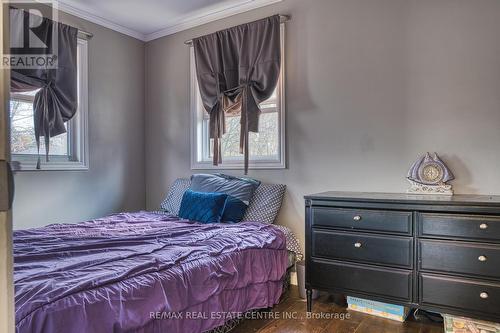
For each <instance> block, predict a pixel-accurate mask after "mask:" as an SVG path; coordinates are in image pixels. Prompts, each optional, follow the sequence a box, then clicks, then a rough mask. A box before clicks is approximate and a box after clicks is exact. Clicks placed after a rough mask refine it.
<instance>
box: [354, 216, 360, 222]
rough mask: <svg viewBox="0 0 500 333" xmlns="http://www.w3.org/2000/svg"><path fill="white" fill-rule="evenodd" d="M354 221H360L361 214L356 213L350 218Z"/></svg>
mask: <svg viewBox="0 0 500 333" xmlns="http://www.w3.org/2000/svg"><path fill="white" fill-rule="evenodd" d="M352 219H353V220H354V221H361V216H359V215H356V216H354V217H353V218H352Z"/></svg>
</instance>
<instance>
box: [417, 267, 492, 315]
mask: <svg viewBox="0 0 500 333" xmlns="http://www.w3.org/2000/svg"><path fill="white" fill-rule="evenodd" d="M420 288H421V291H420V296H421V303H422V304H423V305H435V306H443V307H450V308H455V309H460V310H462V311H463V310H465V311H470V312H473V313H478V312H481V313H485V314H489V315H495V316H498V314H499V313H500V284H496V283H485V282H481V281H477V280H469V279H451V278H444V277H438V276H433V275H427V274H421V275H420Z"/></svg>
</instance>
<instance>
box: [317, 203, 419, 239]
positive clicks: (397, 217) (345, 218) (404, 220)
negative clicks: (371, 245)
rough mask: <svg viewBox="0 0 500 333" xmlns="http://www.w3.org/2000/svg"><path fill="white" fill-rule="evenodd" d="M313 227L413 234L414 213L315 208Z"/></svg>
mask: <svg viewBox="0 0 500 333" xmlns="http://www.w3.org/2000/svg"><path fill="white" fill-rule="evenodd" d="M312 225H313V226H322V227H333V228H340V229H355V230H366V231H381V232H392V233H400V234H411V233H412V213H411V212H401V211H385V210H366V209H343V208H326V207H313V209H312Z"/></svg>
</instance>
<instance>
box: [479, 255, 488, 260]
mask: <svg viewBox="0 0 500 333" xmlns="http://www.w3.org/2000/svg"><path fill="white" fill-rule="evenodd" d="M487 259H488V258H486V257H485V256H479V257H478V258H477V260H479V261H486V260H487Z"/></svg>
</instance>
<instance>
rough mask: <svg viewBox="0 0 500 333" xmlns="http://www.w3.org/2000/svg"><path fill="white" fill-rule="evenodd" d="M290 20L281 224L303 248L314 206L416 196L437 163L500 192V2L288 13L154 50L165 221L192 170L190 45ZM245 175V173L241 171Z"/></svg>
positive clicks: (150, 161) (149, 147) (154, 201)
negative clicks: (427, 168)
mask: <svg viewBox="0 0 500 333" xmlns="http://www.w3.org/2000/svg"><path fill="white" fill-rule="evenodd" d="M275 13H282V14H290V15H291V17H292V20H291V21H290V22H289V23H287V30H286V57H287V63H286V76H287V78H286V106H287V118H286V121H287V133H288V138H287V139H288V141H287V145H288V160H289V163H288V169H287V170H260V171H256V170H252V171H250V176H252V177H256V178H258V179H261V180H263V181H267V182H280V183H284V184H287V185H288V192H287V197H286V199H285V205H284V208H283V209H282V212H281V214H280V218H279V223H280V224H284V225H287V226H289V227H291V228H292V229H293V230H294V231H295V232H296V233H297V234H298V235H299V237H300V238H301V239H302V240H303V237H304V232H303V229H304V222H303V215H304V214H303V210H304V209H303V199H302V197H303V195H304V194H307V193H312V192H318V191H324V190H351V191H387V192H402V191H405V190H406V188H407V183H406V181H405V175H406V172H407V169H408V167H409V166H410V164H411V163H412V162H413V161H414V160H415V159H416V158H417V157H418V155H419V154H421V153H423V152H425V151H437V152H439V153H441V155H442V157H443V159H444V160H445V161H447V162H449V165H450V166H451V168H452V169H453V171H454V173H455V175H456V177H457V179H456V180H455V181H454V182H453V185H454V188H455V190H456V192H458V193H484V194H495V193H496V194H499V193H500V177H498V165H500V146H499V142H500V88H499V87H500V39H499V38H498V31H500V2H499V1H497V0H478V1H470V0H408V1H401V0H314V1H303V0H284V1H283V2H281V3H279V4H276V5H272V6H269V7H265V8H262V9H259V10H255V11H252V12H248V13H245V14H241V15H237V16H233V17H230V18H227V19H225V20H221V21H217V22H213V23H210V24H207V25H204V26H201V27H197V28H194V29H190V30H188V31H184V32H181V33H177V34H175V35H171V36H167V37H164V38H161V39H158V40H155V41H152V42H149V43H147V44H146V69H145V70H146V110H145V112H146V123H145V125H146V129H147V130H146V146H145V147H146V193H147V196H146V197H147V199H146V201H147V207H148V208H150V209H153V208H157V207H158V205H159V203H160V201H161V200H162V198H163V197H164V195H165V192H166V190H167V188H168V186H169V184H170V183H171V182H172V181H173V180H174V179H175V178H177V177H182V176H188V175H190V174H191V173H192V171H191V170H190V161H189V156H190V155H189V149H190V144H189V130H188V129H189V53H188V52H189V51H188V47H186V46H185V45H184V41H185V40H186V39H190V38H192V37H195V36H199V35H203V34H206V33H210V32H213V31H216V30H218V29H223V28H226V27H229V26H232V25H237V24H240V23H243V22H247V21H251V20H254V19H258V18H262V17H265V16H266V15H270V14H275ZM229 173H232V174H237V175H238V174H239V175H241V174H242V173H241V172H240V171H236V172H229Z"/></svg>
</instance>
